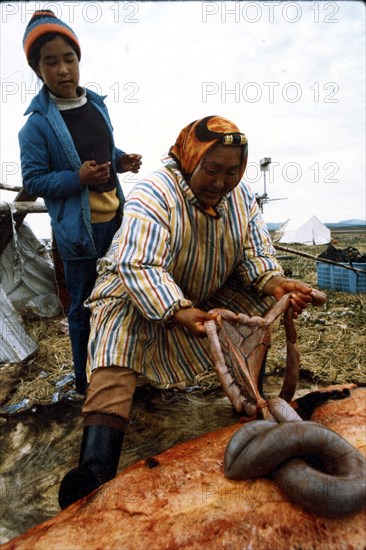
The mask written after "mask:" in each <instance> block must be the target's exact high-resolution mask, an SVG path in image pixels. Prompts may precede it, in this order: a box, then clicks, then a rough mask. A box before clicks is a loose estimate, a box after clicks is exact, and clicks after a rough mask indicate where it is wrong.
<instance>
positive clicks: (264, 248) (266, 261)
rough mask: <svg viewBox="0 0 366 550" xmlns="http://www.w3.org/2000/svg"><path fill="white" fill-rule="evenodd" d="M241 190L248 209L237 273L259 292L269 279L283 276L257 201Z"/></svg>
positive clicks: (252, 195)
mask: <svg viewBox="0 0 366 550" xmlns="http://www.w3.org/2000/svg"><path fill="white" fill-rule="evenodd" d="M242 189H243V192H244V204H246V205H247V209H248V226H247V233H246V242H245V249H244V254H243V258H242V262H241V263H240V265H239V266H238V269H237V271H238V272H239V273H240V274H241V275H242V277H243V278H244V281H245V284H246V285H248V286H249V285H251V286H253V287H254V288H255V289H256V290H257V291H259V292H260V291H261V290H262V289H263V287H264V286H265V284H266V283H267V281H268V280H269V279H270V278H272V277H274V276H276V275H283V271H282V268H281V266H280V264H279V263H278V261H277V259H276V257H275V256H276V250H275V248H274V246H273V243H272V239H271V236H270V234H269V231H268V229H267V226H266V224H265V222H264V219H263V217H262V214H261V211H260V209H259V206H258V203H257V200H256V198H255V196H254V194H253V193H252V192H251V190H250V189H249V188H248V187H247V186H243V188H242Z"/></svg>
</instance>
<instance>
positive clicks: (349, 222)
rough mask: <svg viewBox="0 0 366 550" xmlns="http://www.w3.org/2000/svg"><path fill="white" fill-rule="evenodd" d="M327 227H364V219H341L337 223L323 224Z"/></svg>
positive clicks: (365, 223)
mask: <svg viewBox="0 0 366 550" xmlns="http://www.w3.org/2000/svg"><path fill="white" fill-rule="evenodd" d="M325 225H326V226H327V227H329V229H335V228H337V227H350V226H359V227H366V221H365V220H343V221H341V222H337V223H326V224H325Z"/></svg>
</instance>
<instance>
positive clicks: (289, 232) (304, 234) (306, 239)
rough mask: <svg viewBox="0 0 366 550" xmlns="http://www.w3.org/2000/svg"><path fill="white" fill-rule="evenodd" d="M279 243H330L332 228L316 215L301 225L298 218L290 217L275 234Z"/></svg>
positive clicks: (275, 238)
mask: <svg viewBox="0 0 366 550" xmlns="http://www.w3.org/2000/svg"><path fill="white" fill-rule="evenodd" d="M274 241H275V242H278V243H299V244H309V245H311V244H328V243H330V241H331V234H330V229H328V227H327V226H326V225H324V224H323V223H322V222H321V221H320V220H319V219H318V218H317V217H316V216H312V217H311V218H310V219H309V220H308V221H306V222H305V223H303V224H302V225H299V223H298V222H296V219H295V218H294V219H292V218H290V219H288V220H287V221H286V222H285V223H283V224H282V225H281V226H280V227H279V229H278V230H277V231H276V233H275V235H274Z"/></svg>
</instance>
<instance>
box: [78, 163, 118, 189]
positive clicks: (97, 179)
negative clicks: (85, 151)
mask: <svg viewBox="0 0 366 550" xmlns="http://www.w3.org/2000/svg"><path fill="white" fill-rule="evenodd" d="M110 167H111V163H110V162H105V163H104V164H97V162H96V161H95V160H86V161H85V162H84V163H83V164H82V165H81V166H80V169H79V178H80V185H82V186H84V185H102V184H104V183H107V181H108V180H109V175H110Z"/></svg>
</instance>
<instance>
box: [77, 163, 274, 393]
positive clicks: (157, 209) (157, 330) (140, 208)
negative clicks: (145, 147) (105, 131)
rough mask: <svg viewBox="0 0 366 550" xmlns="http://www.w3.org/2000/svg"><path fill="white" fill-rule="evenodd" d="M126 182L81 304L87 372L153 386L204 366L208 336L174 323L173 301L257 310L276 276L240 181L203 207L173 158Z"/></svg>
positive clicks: (207, 365)
mask: <svg viewBox="0 0 366 550" xmlns="http://www.w3.org/2000/svg"><path fill="white" fill-rule="evenodd" d="M163 163H164V166H163V167H162V169H160V170H158V171H156V172H153V173H152V174H151V175H150V176H148V177H146V178H145V179H144V180H142V181H140V182H139V183H138V184H136V186H135V187H134V188H133V189H132V191H131V193H130V195H129V196H128V198H127V201H126V204H125V208H124V216H123V222H122V225H121V227H120V229H119V231H118V232H117V233H116V235H115V237H114V239H113V241H112V244H111V246H110V249H109V251H108V253H107V255H106V257H104V258H102V259H101V260H100V261H99V264H98V273H99V277H98V279H97V282H96V286H95V288H94V290H93V293H92V295H91V297H90V298H89V300H88V302H87V304H86V305H87V306H88V307H89V308H90V309H91V312H92V318H91V319H92V321H91V325H92V328H91V335H90V340H89V372H90V370H93V369H95V368H97V367H108V366H112V365H113V366H123V367H127V368H131V369H133V370H134V371H136V372H138V373H141V374H143V375H144V376H146V377H147V378H148V379H150V380H152V381H154V382H156V383H159V384H164V385H165V384H167V385H168V384H174V383H177V382H181V381H184V380H192V379H193V378H194V377H195V376H196V375H198V374H200V373H203V372H204V371H207V370H209V369H211V368H212V363H211V360H210V353H209V345H208V340H207V338H198V337H196V336H194V335H193V334H192V333H191V332H190V331H188V330H187V329H186V328H184V327H182V326H178V325H174V324H173V323H172V321H171V319H172V315H173V314H174V313H175V312H176V311H177V310H178V309H180V308H182V307H199V308H200V309H202V310H205V311H208V310H209V309H211V308H213V307H223V308H226V309H230V310H232V311H235V312H245V313H248V314H250V315H261V314H263V313H264V311H265V310H266V309H267V308H268V306H269V305H270V303H271V301H272V300H273V298H269V297H266V298H264V297H263V296H261V289H262V288H263V286H264V285H265V284H266V282H267V281H268V280H269V278H271V277H273V276H275V275H279V274H282V270H281V267H280V266H279V264H278V263H277V261H276V259H275V250H274V248H273V245H272V243H271V239H270V236H269V233H268V230H267V228H266V226H265V223H264V221H263V219H262V216H261V213H260V210H259V208H258V204H257V201H256V199H255V197H254V195H253V194H252V192H251V191H250V189H249V188H248V186H247V185H246V184H245V183H244V182H243V181H241V182H240V183H239V184H238V185H237V187H235V189H233V190H232V191H231V192H230V193H228V194H227V195H226V196H225V197H224V198H223V199H222V200H221V201H220V203H219V204H218V205H217V206H216V208H215V210H216V214H217V215H216V216H212V215H208V214H207V213H205V212H204V211H203V210H202V209H201V207H200V204H199V203H198V201H197V199H196V198H195V196H194V195H193V193H192V191H191V189H190V188H189V187H188V185H187V183H186V181H185V179H184V177H183V175H182V174H181V172H180V171H179V169H178V166H177V164H175V161H174V160H173V159H172V158H170V157H169V158H166V159H163Z"/></svg>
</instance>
